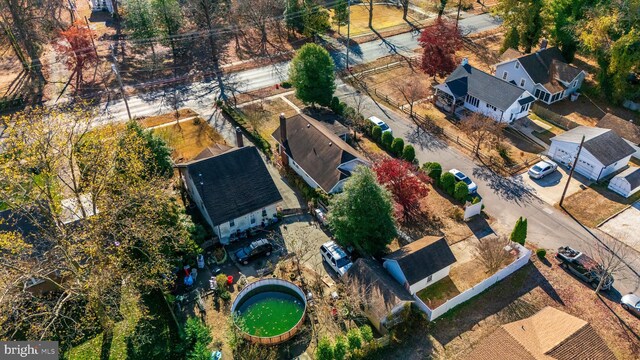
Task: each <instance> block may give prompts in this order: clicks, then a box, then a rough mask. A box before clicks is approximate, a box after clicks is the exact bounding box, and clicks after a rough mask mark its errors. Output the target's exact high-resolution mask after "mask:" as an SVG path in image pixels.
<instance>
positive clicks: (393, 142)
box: [369, 125, 416, 162]
mask: <svg viewBox="0 0 640 360" xmlns="http://www.w3.org/2000/svg"><path fill="white" fill-rule="evenodd" d="M369 134H371V138H372V139H373V141H375V142H376V143H377V144H378V145H380V146H381V147H382V148H383V149H385V150H387V151H389V152H390V153H391V154H393V155H394V156H396V157H399V158H401V159H403V160H406V161H408V162H413V161H414V160H415V158H416V150H415V149H414V148H413V146H412V145H411V144H406V145H405V144H404V140H403V139H402V138H394V137H393V135H392V134H391V133H390V132H382V129H381V128H380V126H377V125H376V126H373V127H372V128H371V132H370V133H369Z"/></svg>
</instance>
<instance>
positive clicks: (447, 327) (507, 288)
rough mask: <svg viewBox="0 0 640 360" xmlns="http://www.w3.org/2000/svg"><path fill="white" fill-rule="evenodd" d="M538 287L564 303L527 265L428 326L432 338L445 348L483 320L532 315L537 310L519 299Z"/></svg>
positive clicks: (556, 300) (511, 318)
mask: <svg viewBox="0 0 640 360" xmlns="http://www.w3.org/2000/svg"><path fill="white" fill-rule="evenodd" d="M536 287H539V288H541V289H542V290H543V291H544V292H545V293H546V294H547V295H548V296H549V297H550V298H551V299H553V300H554V301H555V302H556V303H558V304H560V305H563V306H564V302H563V301H562V299H561V298H560V296H559V295H558V293H557V292H556V291H555V289H554V288H553V287H552V286H551V284H549V282H548V281H547V279H546V278H545V277H544V276H543V275H542V274H541V273H540V272H539V271H538V269H537V268H536V267H535V265H533V264H532V263H531V262H529V263H528V264H527V265H525V266H524V267H522V268H521V269H519V270H517V271H516V272H515V273H513V274H511V275H509V276H508V277H506V278H505V279H504V280H502V281H501V282H499V283H498V284H496V285H494V286H492V287H491V288H489V289H488V290H487V291H485V292H484V293H482V294H480V295H478V296H476V297H475V298H473V299H471V300H469V301H467V302H465V303H463V304H461V305H459V306H457V307H455V308H453V309H452V310H451V311H449V312H447V313H446V314H444V315H443V316H442V317H441V318H440V319H437V320H435V321H433V322H432V323H431V325H432V326H431V330H430V333H431V335H432V336H433V337H434V338H435V339H436V340H438V342H439V343H440V344H442V345H443V346H445V345H446V344H448V343H449V342H451V341H452V340H454V339H455V338H457V337H459V336H460V335H462V334H463V333H465V332H467V331H469V330H471V329H472V328H473V327H474V326H476V325H477V324H478V323H479V322H481V321H482V320H484V319H486V318H488V317H489V316H491V315H494V314H497V313H498V312H501V311H502V310H505V311H503V312H502V313H500V314H499V315H498V316H499V319H500V322H501V323H508V322H513V321H516V320H520V319H523V318H525V317H529V316H531V315H533V314H535V313H536V312H537V311H539V310H540V309H539V308H538V307H536V306H534V305H532V304H530V303H528V302H527V301H525V300H523V299H520V297H521V296H523V295H525V294H526V293H528V292H530V291H531V290H533V289H535V288H536Z"/></svg>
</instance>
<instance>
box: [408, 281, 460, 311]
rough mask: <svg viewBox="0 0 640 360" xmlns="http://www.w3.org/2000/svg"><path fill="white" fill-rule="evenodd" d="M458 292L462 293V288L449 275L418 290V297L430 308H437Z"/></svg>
mask: <svg viewBox="0 0 640 360" xmlns="http://www.w3.org/2000/svg"><path fill="white" fill-rule="evenodd" d="M458 294H460V290H459V289H458V288H457V287H456V284H454V283H453V281H452V280H451V278H450V277H448V276H447V277H445V278H443V279H441V280H438V281H436V283H435V284H433V285H430V286H429V287H427V288H425V289H422V290H420V291H418V297H419V298H420V300H422V301H423V302H424V303H425V305H427V306H428V307H429V308H430V309H435V308H437V307H438V306H440V305H442V304H444V303H445V302H447V300H449V299H451V298H454V297H455V296H457V295H458Z"/></svg>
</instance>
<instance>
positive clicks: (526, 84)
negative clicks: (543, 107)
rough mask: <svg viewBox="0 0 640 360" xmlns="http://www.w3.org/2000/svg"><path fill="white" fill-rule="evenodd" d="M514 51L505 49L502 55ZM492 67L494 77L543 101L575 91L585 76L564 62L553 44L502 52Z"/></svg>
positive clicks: (565, 95) (559, 98) (552, 101)
mask: <svg viewBox="0 0 640 360" xmlns="http://www.w3.org/2000/svg"><path fill="white" fill-rule="evenodd" d="M514 53H515V52H514V51H513V49H509V50H507V52H505V55H506V54H514ZM503 56H504V55H503ZM494 67H495V76H496V77H498V78H500V79H501V80H504V81H507V82H509V83H511V84H513V85H515V86H518V87H519V88H521V89H524V90H527V91H528V92H529V93H531V94H533V96H534V97H535V98H536V99H538V100H540V101H542V102H544V103H546V104H552V103H554V102H557V101H560V100H562V99H565V98H566V97H568V96H570V95H571V94H573V93H576V92H577V91H578V90H579V89H580V86H582V82H583V81H584V78H585V72H584V71H582V70H580V69H578V68H576V67H575V66H571V65H569V64H567V62H566V60H565V59H564V57H563V56H562V53H561V52H560V50H558V48H556V47H552V48H548V49H547V48H542V49H540V50H539V51H537V52H535V53H532V54H527V55H522V56H518V57H515V58H511V57H510V56H506V58H503V61H502V62H500V63H498V64H496V65H494Z"/></svg>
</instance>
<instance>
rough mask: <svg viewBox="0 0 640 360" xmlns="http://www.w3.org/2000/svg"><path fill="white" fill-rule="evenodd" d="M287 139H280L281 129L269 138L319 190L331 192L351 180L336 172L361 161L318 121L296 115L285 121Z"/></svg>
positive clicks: (345, 144) (346, 145)
mask: <svg viewBox="0 0 640 360" xmlns="http://www.w3.org/2000/svg"><path fill="white" fill-rule="evenodd" d="M286 124H287V139H286V141H284V144H283V142H282V139H280V127H278V128H277V129H276V130H275V131H274V132H273V134H272V136H273V137H274V138H275V139H276V141H277V142H278V143H280V144H281V145H282V146H283V147H284V148H285V151H286V152H287V155H289V157H290V158H291V159H293V160H294V161H295V162H296V164H298V165H299V166H300V167H301V168H302V169H303V170H304V171H305V172H306V173H307V174H308V175H309V176H310V177H311V178H312V179H313V180H314V181H315V182H316V183H318V185H320V187H321V188H322V189H323V190H324V191H326V192H330V191H331V189H333V187H334V186H335V185H336V184H337V183H338V182H339V181H340V180H343V179H346V178H348V177H349V176H350V173H349V172H348V171H344V170H341V169H339V168H338V166H340V165H341V164H344V163H346V162H348V161H351V160H355V159H360V160H362V161H363V162H365V163H366V161H365V160H363V159H362V158H361V157H360V155H359V154H358V153H357V152H356V150H355V149H354V148H352V147H351V146H349V144H347V143H346V142H344V141H343V140H342V139H341V138H339V137H338V136H337V135H336V134H334V133H333V132H332V131H330V130H329V129H327V128H326V127H325V126H324V125H322V124H320V122H318V121H317V120H315V119H313V118H311V117H309V116H306V115H303V114H297V115H294V116H292V117H290V118H288V119H287V120H286Z"/></svg>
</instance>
